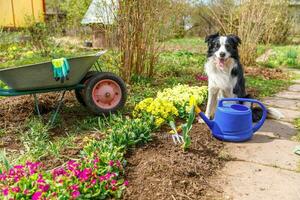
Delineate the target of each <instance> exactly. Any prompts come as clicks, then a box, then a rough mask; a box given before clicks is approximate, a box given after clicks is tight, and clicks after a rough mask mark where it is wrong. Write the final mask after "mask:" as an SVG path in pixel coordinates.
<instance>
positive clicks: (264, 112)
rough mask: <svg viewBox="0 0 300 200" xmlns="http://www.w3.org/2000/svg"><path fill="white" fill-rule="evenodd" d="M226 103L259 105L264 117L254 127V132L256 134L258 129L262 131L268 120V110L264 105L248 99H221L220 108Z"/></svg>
mask: <svg viewBox="0 0 300 200" xmlns="http://www.w3.org/2000/svg"><path fill="white" fill-rule="evenodd" d="M224 101H242V102H250V103H257V104H258V105H259V106H260V107H261V108H262V110H263V116H262V118H261V119H260V120H259V122H257V124H256V125H255V126H254V127H253V129H252V130H253V132H256V131H257V130H258V129H260V127H261V126H262V125H263V124H264V121H265V120H266V118H267V108H266V107H265V106H264V104H262V103H261V102H260V101H257V100H255V99H246V98H224V99H221V100H220V101H219V107H222V106H223V102H224Z"/></svg>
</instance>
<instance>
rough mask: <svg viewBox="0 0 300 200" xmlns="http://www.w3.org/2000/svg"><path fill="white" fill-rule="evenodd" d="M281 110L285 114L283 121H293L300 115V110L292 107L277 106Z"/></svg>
mask: <svg viewBox="0 0 300 200" xmlns="http://www.w3.org/2000/svg"><path fill="white" fill-rule="evenodd" d="M276 109H277V110H278V111H279V112H281V113H282V114H283V115H284V118H283V119H281V121H285V122H291V123H293V122H294V120H295V119H296V118H299V117H300V111H298V110H291V109H288V108H286V109H284V108H276Z"/></svg>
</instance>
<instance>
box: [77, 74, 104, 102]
mask: <svg viewBox="0 0 300 200" xmlns="http://www.w3.org/2000/svg"><path fill="white" fill-rule="evenodd" d="M98 73H100V72H97V71H89V72H88V73H87V74H86V75H85V77H84V78H83V79H82V80H81V81H80V84H85V83H86V82H87V81H88V80H89V79H90V78H91V77H92V76H94V75H96V74H98ZM83 90H84V89H76V90H75V97H76V99H77V101H78V102H79V103H80V104H81V105H83V106H84V107H85V106H86V104H85V102H84V98H83Z"/></svg>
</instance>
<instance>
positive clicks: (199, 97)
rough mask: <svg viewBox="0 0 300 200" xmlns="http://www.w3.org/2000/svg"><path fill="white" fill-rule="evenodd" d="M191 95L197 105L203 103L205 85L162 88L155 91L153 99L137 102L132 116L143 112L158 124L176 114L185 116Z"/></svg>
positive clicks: (188, 110) (186, 115)
mask: <svg viewBox="0 0 300 200" xmlns="http://www.w3.org/2000/svg"><path fill="white" fill-rule="evenodd" d="M192 96H193V97H194V98H195V101H196V104H197V105H201V104H203V102H204V101H205V100H206V98H207V86H202V87H198V86H188V85H177V86H175V87H173V88H167V89H164V90H163V91H161V92H158V93H157V96H156V98H155V99H153V98H147V99H145V100H143V101H141V102H140V103H139V104H137V105H136V107H135V109H134V112H133V116H134V117H141V116H142V115H143V114H145V113H146V114H148V115H152V116H154V117H155V121H156V124H157V125H158V126H161V125H162V124H163V123H165V122H166V121H169V120H170V119H172V118H174V117H176V116H179V117H180V118H187V117H188V114H189V112H190V110H191V106H190V105H189V100H190V97H192Z"/></svg>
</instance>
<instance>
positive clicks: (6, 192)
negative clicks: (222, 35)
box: [2, 188, 9, 196]
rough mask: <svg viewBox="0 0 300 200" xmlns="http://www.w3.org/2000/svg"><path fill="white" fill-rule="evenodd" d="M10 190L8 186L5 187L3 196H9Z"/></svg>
mask: <svg viewBox="0 0 300 200" xmlns="http://www.w3.org/2000/svg"><path fill="white" fill-rule="evenodd" d="M8 192H9V190H8V188H5V189H3V190H2V193H3V196H7V195H8Z"/></svg>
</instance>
